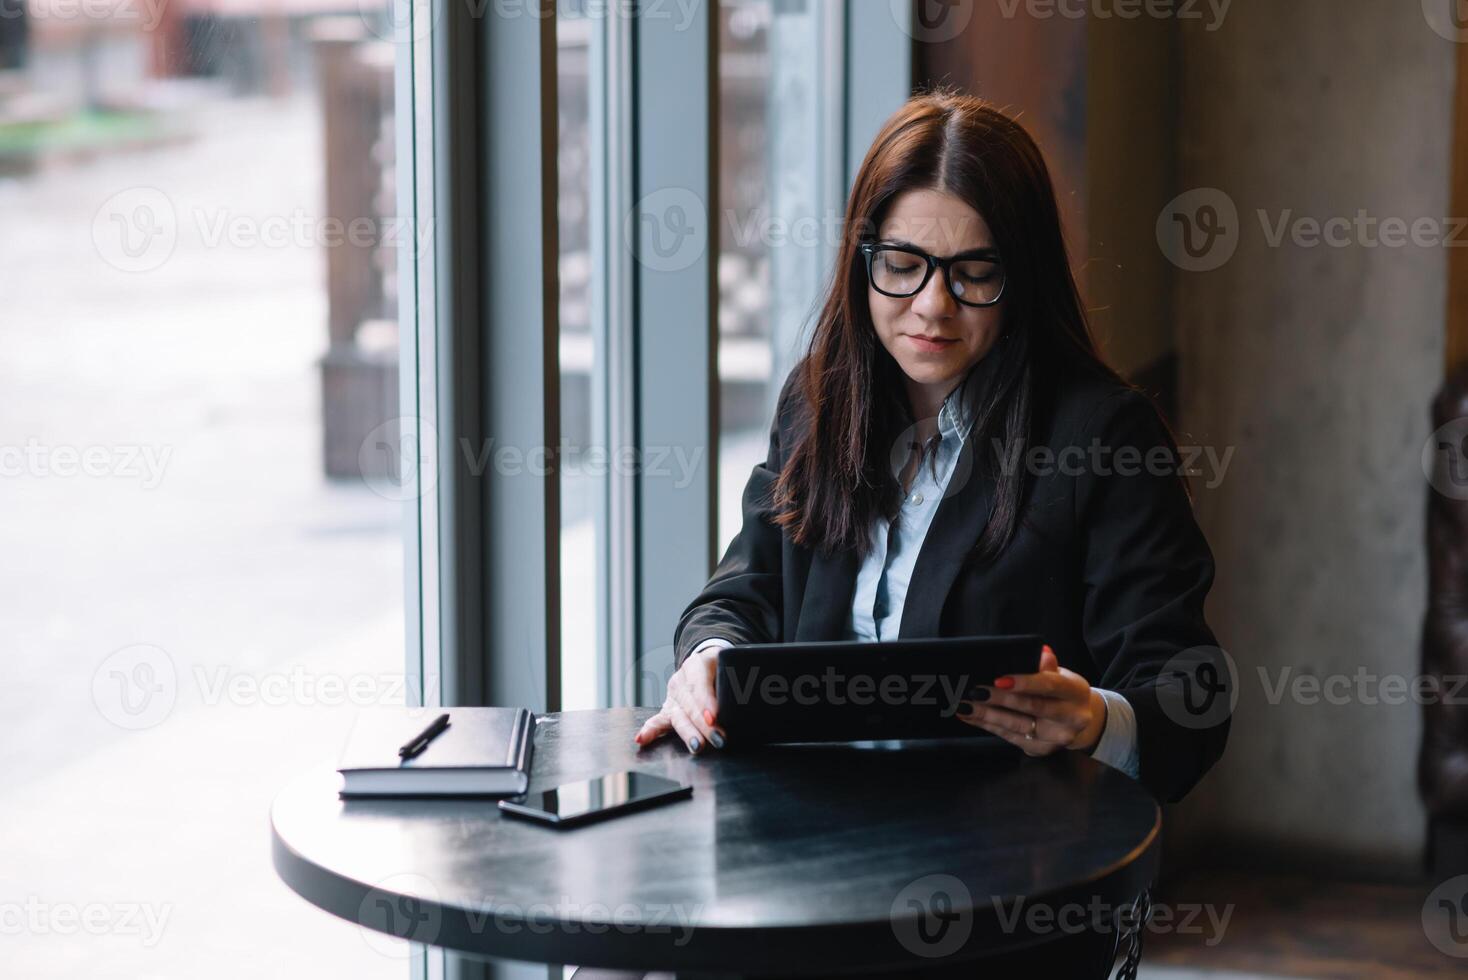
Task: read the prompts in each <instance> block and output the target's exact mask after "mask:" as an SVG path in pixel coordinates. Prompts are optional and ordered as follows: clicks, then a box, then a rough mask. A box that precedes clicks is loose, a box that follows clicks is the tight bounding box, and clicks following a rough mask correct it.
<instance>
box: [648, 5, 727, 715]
mask: <svg viewBox="0 0 1468 980" xmlns="http://www.w3.org/2000/svg"><path fill="white" fill-rule="evenodd" d="M634 27H635V30H636V38H635V44H634V56H633V62H634V69H635V73H634V76H635V81H634V90H635V91H634V99H633V104H634V106H635V109H634V111H635V134H636V135H635V140H634V145H635V154H636V162H635V170H636V177H635V181H634V186H635V194H636V205H635V210H634V211H633V213H632V214H631V217H632V218H634V219H635V220H634V221H633V222H632V226H631V229H630V237H631V238H632V239H633V243H634V244H633V246H632V251H633V254H634V255H635V257H636V263H637V264H636V276H635V282H636V307H635V308H636V318H635V323H636V339H635V343H636V354H635V359H636V374H637V385H636V401H637V409H636V421H637V434H636V439H637V448H638V450H639V452H640V462H641V465H640V466H639V468H638V474H637V478H636V503H635V512H636V517H637V526H636V532H635V533H636V548H637V558H636V562H637V576H636V578H637V583H638V585H637V591H638V595H637V607H636V615H637V623H636V626H635V630H636V634H637V651H638V654H639V662H638V664H637V668H638V669H637V677H638V678H639V684H638V686H639V688H640V692H639V694H640V697H639V700H641V701H642V703H654V704H655V703H659V702H661V700H662V697H663V687H664V685H665V683H666V677H667V674H668V673H669V668H670V667H671V664H672V645H671V644H672V636H673V628H674V626H675V624H676V623H677V620H678V616H679V614H680V613H681V612H682V609H683V607H684V606H685V605H686V604H687V602H688V601H689V600H690V599H691V598H692V597H693V596H694V594H696V593H697V591H698V589H699V587H700V586H701V585H702V583H703V582H704V581H705V580H706V579H707V577H708V574H709V571H710V570H711V568H712V567H713V564H714V551H715V537H716V533H717V526H716V525H717V521H716V515H717V506H716V495H717V489H718V404H719V403H718V397H719V387H718V372H717V355H718V346H717V339H718V292H717V282H716V275H715V273H716V268H717V260H718V234H717V232H718V222H719V202H718V135H717V134H718V94H719V92H718V4H717V3H716V2H714V0H705V2H701V3H695V4H691V5H690V7H689V8H688V9H687V10H686V11H684V10H680V16H678V17H673V16H669V12H668V10H667V9H666V8H651V7H650V8H647V10H646V11H645V12H643V13H642V14H640V15H639V16H638V18H637V19H636V21H635V24H634ZM670 246H671V251H669V247H670ZM679 454H682V455H681V456H680V455H679ZM685 469H686V470H688V472H686V473H685V472H684V470H685ZM685 478H686V480H687V483H686V484H685V483H684V482H683V479H685Z"/></svg>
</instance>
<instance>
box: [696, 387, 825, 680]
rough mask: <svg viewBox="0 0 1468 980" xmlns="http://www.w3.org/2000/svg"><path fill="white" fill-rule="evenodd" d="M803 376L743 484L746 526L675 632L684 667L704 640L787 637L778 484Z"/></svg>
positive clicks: (783, 392)
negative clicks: (777, 519) (775, 502)
mask: <svg viewBox="0 0 1468 980" xmlns="http://www.w3.org/2000/svg"><path fill="white" fill-rule="evenodd" d="M797 374H798V371H792V372H790V376H789V377H788V378H786V380H785V384H784V386H783V387H782V388H781V389H780V396H779V398H778V399H777V404H776V407H775V418H774V421H773V422H772V423H771V425H770V448H769V451H768V453H767V454H766V455H765V459H764V461H763V462H761V463H758V464H756V466H755V467H754V469H753V471H751V473H750V474H749V482H748V483H746V484H745V485H744V496H743V503H742V505H741V506H742V509H743V512H744V517H743V524H742V526H741V527H740V529H739V533H738V534H736V535H735V536H734V540H733V541H731V542H729V547H728V549H727V550H725V552H724V557H723V559H722V560H720V562H719V564H718V566H717V567H716V568H715V569H714V573H713V575H712V576H711V577H710V578H709V580H708V583H707V584H706V585H705V586H704V587H703V590H702V591H701V592H699V594H698V595H697V596H696V597H695V598H694V600H693V601H692V602H690V603H689V604H688V607H687V608H686V609H684V610H683V615H682V616H681V617H680V618H679V620H678V626H677V628H676V629H675V630H674V631H673V651H674V657H675V664H677V665H681V664H682V663H683V661H684V660H686V659H687V658H688V655H689V654H690V653H692V652H693V650H694V649H695V648H696V647H697V646H698V645H699V644H700V643H702V642H704V641H705V640H708V639H711V638H713V637H721V638H723V639H725V640H728V641H729V642H730V643H777V642H779V640H780V637H781V635H782V632H781V621H782V620H781V616H782V614H783V609H782V605H783V591H784V581H783V578H782V571H781V553H782V547H781V545H782V539H783V532H782V531H781V529H780V527H779V526H778V525H777V524H775V523H774V522H773V521H772V519H771V518H772V516H773V514H774V507H773V501H772V496H773V492H774V485H775V479H776V477H778V476H779V474H780V470H781V468H782V467H783V465H784V462H785V459H784V454H783V452H784V449H783V442H784V440H785V439H786V438H788V433H789V431H790V428H789V426H790V425H791V420H790V418H789V415H790V402H791V397H792V396H791V392H792V390H793V389H794V386H795V378H796V376H797Z"/></svg>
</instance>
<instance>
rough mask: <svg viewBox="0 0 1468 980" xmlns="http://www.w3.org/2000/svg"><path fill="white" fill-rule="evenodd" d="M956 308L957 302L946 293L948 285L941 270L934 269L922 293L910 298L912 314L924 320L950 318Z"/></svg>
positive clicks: (950, 294)
mask: <svg viewBox="0 0 1468 980" xmlns="http://www.w3.org/2000/svg"><path fill="white" fill-rule="evenodd" d="M957 307H958V301H957V300H955V299H954V298H953V294H952V293H950V292H949V291H948V283H947V281H946V280H945V279H944V278H943V270H942V269H934V270H933V274H932V275H931V276H929V277H928V283H927V285H925V286H924V287H923V289H922V292H920V293H918V294H917V295H916V296H914V297H913V298H912V310H913V312H914V313H916V314H918V315H919V316H921V317H925V318H932V319H937V318H939V317H948V316H952V315H953V313H954V311H955V310H956V309H957Z"/></svg>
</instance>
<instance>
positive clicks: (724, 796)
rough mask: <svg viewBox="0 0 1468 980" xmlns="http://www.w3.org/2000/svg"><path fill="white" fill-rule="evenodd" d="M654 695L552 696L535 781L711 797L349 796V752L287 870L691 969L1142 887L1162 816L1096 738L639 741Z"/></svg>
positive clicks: (1111, 908) (1025, 933)
mask: <svg viewBox="0 0 1468 980" xmlns="http://www.w3.org/2000/svg"><path fill="white" fill-rule="evenodd" d="M651 713H652V709H649V708H620V709H612V710H607V711H573V712H564V713H560V714H550V715H545V716H542V719H541V722H540V725H539V727H538V729H537V733H536V744H535V756H534V767H533V773H532V781H531V788H532V789H538V788H542V787H549V786H554V785H556V784H558V783H563V782H568V781H572V780H578V779H585V778H589V777H591V776H596V775H600V774H602V773H607V772H615V771H618V770H622V769H637V770H641V771H645V772H652V773H659V774H662V775H665V776H669V777H672V778H675V779H679V780H682V781H685V782H688V783H691V784H692V785H693V787H694V790H693V797H692V799H690V800H688V801H684V802H679V803H674V804H671V805H667V806H662V807H658V808H656V809H652V810H647V811H644V812H641V813H636V814H631V815H628V816H624V817H620V818H617V819H614V820H610V821H606V822H604V823H599V824H591V825H588V826H585V827H581V828H577V829H573V830H565V831H557V830H553V829H550V828H546V827H542V826H539V825H536V824H532V823H526V822H524V821H519V820H514V819H511V818H507V817H504V816H503V815H502V814H501V813H500V812H499V810H498V809H497V808H496V806H495V803H494V801H493V800H341V799H339V798H338V796H337V788H338V777H337V775H336V773H335V772H333V771H332V770H330V769H329V768H323V769H321V770H318V771H312V772H309V773H306V774H304V775H303V776H302V777H301V778H299V779H297V780H296V781H295V782H293V783H292V784H291V785H289V786H288V787H287V788H286V789H285V790H283V791H282V792H281V794H280V795H279V796H278V797H277V798H276V800H275V803H274V806H273V807H272V811H271V826H272V831H273V857H274V862H275V868H276V871H277V872H278V873H279V874H280V876H281V878H282V879H283V880H284V881H285V882H286V883H287V884H288V885H289V886H290V887H291V888H292V889H294V890H295V891H296V892H298V893H299V894H300V895H301V896H303V897H304V898H306V899H307V900H308V901H310V902H311V903H313V904H315V905H317V906H319V907H321V908H323V909H325V910H326V911H328V912H331V913H333V914H335V915H337V916H340V917H342V918H344V919H347V920H350V921H353V922H357V923H360V924H362V925H363V926H365V927H367V928H370V929H375V930H379V931H381V932H385V933H390V934H392V935H395V936H399V937H402V938H406V939H411V940H414V941H416V942H421V943H426V944H429V945H434V946H441V947H445V948H448V949H453V950H457V951H459V952H463V953H468V954H471V955H474V956H479V957H496V958H497V957H503V958H508V959H515V960H529V961H533V962H539V963H555V964H576V965H579V966H587V967H604V968H621V969H647V970H652V969H660V970H676V971H682V972H690V973H697V972H725V973H727V972H731V971H733V972H740V973H748V974H760V973H773V972H778V973H782V974H793V973H802V972H808V973H831V972H839V971H843V970H850V969H876V968H890V969H897V970H900V969H904V968H912V967H915V966H930V965H935V964H938V963H945V962H950V963H951V962H957V961H962V960H964V959H967V958H973V957H979V956H984V955H988V954H992V953H995V952H997V951H1001V950H1006V949H1016V948H1020V947H1023V946H1027V945H1033V944H1035V943H1037V942H1042V941H1047V940H1050V939H1054V938H1058V937H1060V936H1062V935H1063V934H1064V929H1065V928H1066V925H1065V924H1066V923H1071V924H1074V923H1075V922H1078V921H1082V920H1084V921H1087V922H1089V921H1092V920H1093V919H1094V918H1095V916H1096V915H1098V914H1102V915H1109V914H1111V913H1112V912H1115V911H1117V910H1121V909H1124V908H1126V907H1128V906H1129V905H1130V903H1131V902H1132V900H1133V899H1134V898H1135V897H1136V895H1137V894H1138V893H1139V892H1140V891H1142V890H1143V889H1145V888H1146V887H1147V886H1148V885H1149V884H1150V883H1151V880H1152V877H1153V874H1154V872H1155V870H1156V863H1157V854H1158V842H1159V831H1160V812H1159V810H1158V807H1157V804H1156V802H1155V801H1154V800H1153V799H1152V797H1151V796H1150V795H1149V794H1148V793H1147V792H1146V791H1145V790H1144V789H1143V788H1142V787H1141V786H1140V785H1138V784H1137V783H1135V782H1133V781H1132V780H1131V779H1129V778H1127V777H1126V776H1125V775H1124V774H1122V773H1119V772H1116V771H1115V770H1113V769H1110V768H1109V767H1106V766H1103V765H1101V764H1099V763H1097V762H1094V761H1092V760H1091V759H1088V758H1085V757H1083V756H1081V755H1080V754H1079V753H1074V752H1070V753H1058V754H1056V755H1054V756H1051V757H1049V758H1045V759H1028V758H1026V757H1025V756H1024V755H1023V754H1022V753H1020V752H1018V751H1017V750H1015V749H1013V748H1011V747H1010V746H1008V745H1005V744H1003V743H1000V742H998V741H997V740H991V739H966V740H962V741H956V742H955V741H948V742H915V743H907V744H904V745H902V746H901V747H900V748H899V747H894V746H891V745H887V744H882V745H877V746H868V747H861V746H852V745H832V746H826V745H797V746H781V747H769V748H764V749H760V750H749V751H745V752H734V751H730V750H726V751H723V752H717V751H714V752H705V753H704V754H702V755H699V756H690V755H689V754H688V752H687V751H686V750H685V749H684V747H683V746H682V745H681V744H679V743H678V742H676V741H674V740H672V739H664V740H662V741H660V742H659V743H656V744H655V745H653V746H651V747H649V748H647V749H644V750H639V749H638V747H637V746H636V745H635V744H634V743H633V741H632V735H633V733H634V732H635V731H636V730H637V729H638V727H639V726H640V725H641V723H642V722H643V720H645V719H646V718H647V717H648V716H649V715H650V714H651Z"/></svg>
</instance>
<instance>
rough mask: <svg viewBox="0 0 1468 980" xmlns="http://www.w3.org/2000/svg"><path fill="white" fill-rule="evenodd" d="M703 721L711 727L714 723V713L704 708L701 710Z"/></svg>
mask: <svg viewBox="0 0 1468 980" xmlns="http://www.w3.org/2000/svg"><path fill="white" fill-rule="evenodd" d="M703 720H704V722H705V723H707V724H710V725H712V724H713V723H714V713H713V712H712V711H710V710H709V709H707V708H704V709H703Z"/></svg>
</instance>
